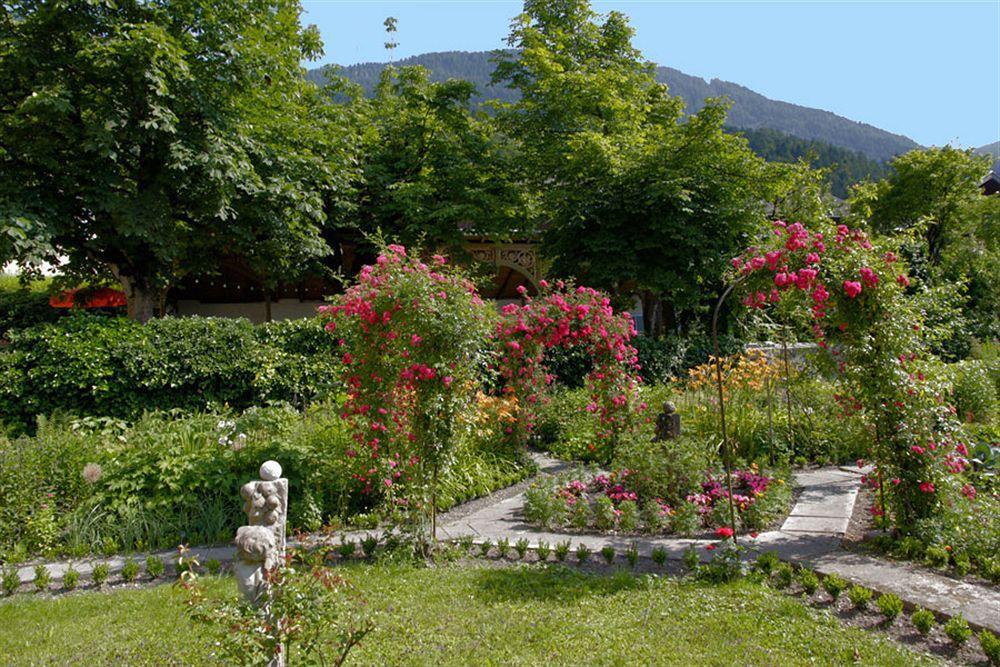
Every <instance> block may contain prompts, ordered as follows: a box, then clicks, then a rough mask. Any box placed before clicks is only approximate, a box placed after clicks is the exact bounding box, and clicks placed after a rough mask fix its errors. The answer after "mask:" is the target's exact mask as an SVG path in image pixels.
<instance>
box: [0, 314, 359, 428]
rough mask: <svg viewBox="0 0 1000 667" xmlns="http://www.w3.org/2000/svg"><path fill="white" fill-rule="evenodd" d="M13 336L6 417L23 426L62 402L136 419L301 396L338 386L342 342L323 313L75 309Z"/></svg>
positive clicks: (2, 372) (0, 359)
mask: <svg viewBox="0 0 1000 667" xmlns="http://www.w3.org/2000/svg"><path fill="white" fill-rule="evenodd" d="M8 338H9V344H8V345H7V347H6V349H5V350H4V351H3V352H0V421H2V422H4V423H6V424H8V425H10V426H17V427H21V428H24V427H28V428H30V427H31V426H32V425H33V424H34V422H35V419H36V416H37V415H45V414H50V413H53V412H56V411H67V412H71V413H75V414H79V415H100V416H107V417H117V418H121V419H134V418H135V417H137V416H139V415H140V414H142V413H143V412H144V411H147V410H170V409H177V408H179V409H182V410H199V409H204V408H207V407H210V406H213V405H228V406H230V407H232V408H235V409H243V408H246V407H249V406H250V405H262V404H266V403H268V402H274V401H288V402H291V403H293V404H296V405H302V404H304V403H307V402H310V401H312V400H315V399H319V398H324V397H327V396H329V395H331V394H333V393H335V392H337V391H338V390H339V388H340V385H339V382H338V376H339V373H338V372H337V364H338V359H339V356H340V355H339V353H338V352H337V349H336V348H337V342H336V340H334V339H333V337H331V336H329V335H328V334H327V333H326V332H325V331H323V328H322V323H321V322H320V321H319V320H318V318H307V319H301V320H287V321H281V322H271V323H268V324H264V325H260V326H254V325H253V324H251V323H250V322H249V321H248V320H244V319H227V318H210V317H183V318H164V319H156V320H151V321H150V322H149V323H148V324H146V325H142V324H139V323H137V322H134V321H132V320H129V319H126V318H105V317H93V316H87V315H73V316H70V317H66V318H64V319H62V320H60V321H59V322H57V323H53V324H42V325H38V326H34V327H30V328H27V329H22V330H18V331H11V332H9V333H8Z"/></svg>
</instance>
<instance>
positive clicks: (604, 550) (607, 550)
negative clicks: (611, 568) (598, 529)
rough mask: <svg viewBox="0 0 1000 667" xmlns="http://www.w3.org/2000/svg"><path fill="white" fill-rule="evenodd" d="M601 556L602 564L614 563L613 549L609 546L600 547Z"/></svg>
mask: <svg viewBox="0 0 1000 667" xmlns="http://www.w3.org/2000/svg"><path fill="white" fill-rule="evenodd" d="M601 556H603V557H604V562H605V563H607V564H608V565H611V563H613V562H614V561H615V548H614V547H613V546H611V545H610V544H608V545H605V546H603V547H601Z"/></svg>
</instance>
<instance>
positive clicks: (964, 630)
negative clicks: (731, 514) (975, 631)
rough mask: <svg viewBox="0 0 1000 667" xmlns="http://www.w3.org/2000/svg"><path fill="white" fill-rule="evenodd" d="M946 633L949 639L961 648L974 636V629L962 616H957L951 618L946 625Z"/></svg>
mask: <svg viewBox="0 0 1000 667" xmlns="http://www.w3.org/2000/svg"><path fill="white" fill-rule="evenodd" d="M944 633H945V634H946V635H948V639H950V640H951V641H952V643H953V644H955V645H956V646H961V645H962V644H964V643H965V642H967V641H969V637H971V636H972V629H971V628H970V627H969V623H968V621H966V620H965V618H963V617H962V615H961V614H957V615H955V616H952V617H951V618H949V619H948V621H947V622H946V623H945V624H944Z"/></svg>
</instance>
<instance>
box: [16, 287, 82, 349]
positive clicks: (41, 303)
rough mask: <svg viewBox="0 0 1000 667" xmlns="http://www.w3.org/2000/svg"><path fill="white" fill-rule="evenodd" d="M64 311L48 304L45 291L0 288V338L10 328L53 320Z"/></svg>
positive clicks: (24, 327)
mask: <svg viewBox="0 0 1000 667" xmlns="http://www.w3.org/2000/svg"><path fill="white" fill-rule="evenodd" d="M65 312H66V311H65V310H60V309H57V308H53V307H52V306H50V305H49V295H48V293H47V292H42V291H33V290H28V289H15V290H10V289H0V339H3V338H4V337H6V335H7V333H8V332H9V331H12V330H17V329H27V328H28V327H32V326H35V325H36V324H45V323H47V322H55V321H56V320H57V319H59V317H60V316H61V315H62V314H63V313H65Z"/></svg>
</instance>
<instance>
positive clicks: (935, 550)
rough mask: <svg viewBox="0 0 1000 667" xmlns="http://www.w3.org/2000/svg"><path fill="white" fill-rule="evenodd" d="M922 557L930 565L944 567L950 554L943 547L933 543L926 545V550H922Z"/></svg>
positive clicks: (946, 565)
mask: <svg viewBox="0 0 1000 667" xmlns="http://www.w3.org/2000/svg"><path fill="white" fill-rule="evenodd" d="M924 558H925V560H926V561H927V564H928V565H930V566H931V567H937V568H946V567H948V561H949V560H950V554H949V553H948V550H947V549H945V548H944V547H941V546H937V545H934V546H930V547H927V551H926V552H924Z"/></svg>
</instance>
